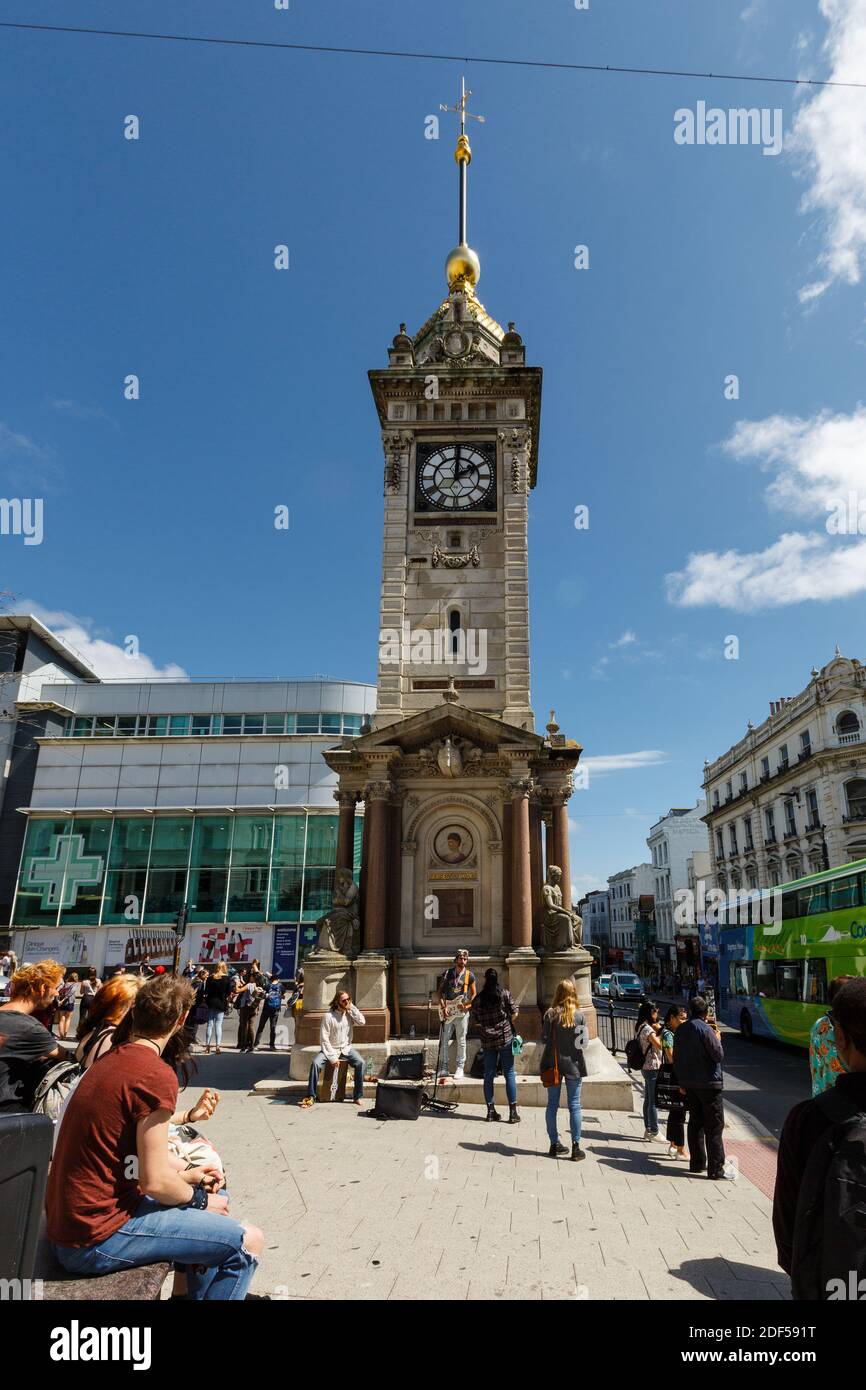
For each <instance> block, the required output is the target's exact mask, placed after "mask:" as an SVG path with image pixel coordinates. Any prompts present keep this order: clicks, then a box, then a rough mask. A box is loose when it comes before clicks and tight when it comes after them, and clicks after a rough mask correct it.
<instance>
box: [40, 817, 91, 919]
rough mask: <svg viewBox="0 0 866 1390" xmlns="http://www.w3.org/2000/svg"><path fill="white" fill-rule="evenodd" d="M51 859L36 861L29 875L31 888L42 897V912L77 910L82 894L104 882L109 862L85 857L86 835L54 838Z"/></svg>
mask: <svg viewBox="0 0 866 1390" xmlns="http://www.w3.org/2000/svg"><path fill="white" fill-rule="evenodd" d="M51 841H52V851H51V854H50V855H49V856H46V857H44V858H42V859H34V860H33V861H32V863H31V865H30V872H29V873H28V875H27V886H28V888H35V889H36V891H37V892H39V893H41V895H42V909H43V911H47V910H48V909H49V908H52V907H55V908H56V907H61V908H63V907H74V906H75V904H76V901H77V899H78V890H79V888H83V887H86V886H90V885H94V884H97V883H101V882H102V871H103V869H104V867H105V860H104V859H103V857H102V855H101V854H85V853H84V836H83V835H52V836H51Z"/></svg>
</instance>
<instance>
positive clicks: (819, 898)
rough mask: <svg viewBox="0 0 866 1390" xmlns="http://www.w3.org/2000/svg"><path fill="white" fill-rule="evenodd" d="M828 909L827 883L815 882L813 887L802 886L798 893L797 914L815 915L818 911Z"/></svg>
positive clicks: (804, 915) (800, 915)
mask: <svg viewBox="0 0 866 1390" xmlns="http://www.w3.org/2000/svg"><path fill="white" fill-rule="evenodd" d="M826 911H827V884H826V883H815V884H813V886H812V887H811V888H801V889H800V891H799V893H798V894H797V916H798V917H814V916H815V914H816V913H817V912H826Z"/></svg>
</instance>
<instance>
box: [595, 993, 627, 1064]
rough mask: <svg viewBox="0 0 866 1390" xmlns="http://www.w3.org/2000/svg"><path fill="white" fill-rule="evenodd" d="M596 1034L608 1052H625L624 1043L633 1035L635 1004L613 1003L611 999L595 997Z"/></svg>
mask: <svg viewBox="0 0 866 1390" xmlns="http://www.w3.org/2000/svg"><path fill="white" fill-rule="evenodd" d="M593 1002H594V1003H595V1013H596V1023H597V1026H598V1036H599V1037H600V1038H601V1041H602V1042H603V1043H604V1045H605V1047H606V1048H607V1049H608V1051H609V1052H613V1053H616V1052H625V1045H626V1043H627V1042H628V1041H629V1039H630V1038H633V1037H634V1025H635V1020H636V1019H637V1005H636V1004H635V1005H634V1006H629V1005H628V1004H615V1003H614V1001H613V1000H612V999H595V1000H594V1001H593Z"/></svg>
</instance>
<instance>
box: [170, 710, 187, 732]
mask: <svg viewBox="0 0 866 1390" xmlns="http://www.w3.org/2000/svg"><path fill="white" fill-rule="evenodd" d="M190 718H191V716H190V715H188V714H173V715H172V716H171V718H170V719H169V721H168V732H169V734H171V735H174V736H175V737H182V736H183V735H185V734H188V733H189V726H190Z"/></svg>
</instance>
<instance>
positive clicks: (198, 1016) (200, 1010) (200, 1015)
mask: <svg viewBox="0 0 866 1390" xmlns="http://www.w3.org/2000/svg"><path fill="white" fill-rule="evenodd" d="M207 1015H208V1007H207V1004H196V1006H195V1012H194V1013H193V1016H192V1021H193V1023H195V1024H200V1023H207Z"/></svg>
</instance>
